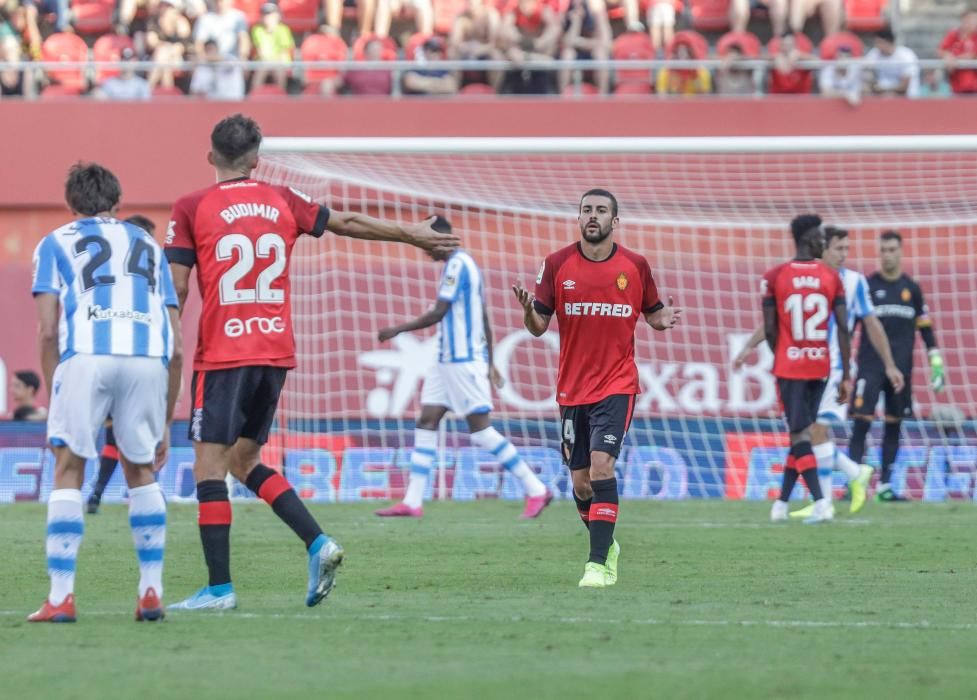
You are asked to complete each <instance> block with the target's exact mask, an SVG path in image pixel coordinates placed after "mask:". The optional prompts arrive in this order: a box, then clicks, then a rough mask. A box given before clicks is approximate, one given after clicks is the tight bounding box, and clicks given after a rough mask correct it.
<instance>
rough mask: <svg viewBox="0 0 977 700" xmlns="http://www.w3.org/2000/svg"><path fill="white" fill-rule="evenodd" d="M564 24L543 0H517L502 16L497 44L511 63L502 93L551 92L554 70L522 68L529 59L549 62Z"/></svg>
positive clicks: (557, 47)
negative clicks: (511, 66)
mask: <svg viewBox="0 0 977 700" xmlns="http://www.w3.org/2000/svg"><path fill="white" fill-rule="evenodd" d="M562 33H563V23H562V21H561V18H560V16H559V14H557V12H556V10H554V9H553V7H551V6H550V5H547V4H545V3H544V2H543V0H516V1H515V3H514V4H511V5H509V7H508V8H507V9H506V12H505V15H504V16H503V18H502V31H501V32H500V36H499V42H500V47H501V48H502V51H503V53H504V55H505V57H506V58H508V59H509V60H510V61H512V63H513V64H514V66H513V68H512V69H510V70H508V71H507V72H506V74H505V77H504V78H503V81H502V90H501V92H503V93H505V94H509V95H540V94H548V93H552V92H553V89H554V87H555V84H554V81H553V71H548V70H529V69H527V68H524V67H523V66H524V64H525V63H526V62H528V61H552V60H553V59H554V57H555V56H556V55H557V52H558V51H559V44H560V36H561V34H562Z"/></svg>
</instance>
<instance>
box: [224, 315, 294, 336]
mask: <svg viewBox="0 0 977 700" xmlns="http://www.w3.org/2000/svg"><path fill="white" fill-rule="evenodd" d="M284 332H285V322H284V321H283V320H282V318H281V316H274V317H272V318H264V317H262V316H252V317H251V318H248V319H243V320H242V319H240V318H229V319H227V322H226V323H225V324H224V335H226V336H227V337H228V338H239V337H241V336H242V335H251V334H252V333H264V334H266V335H267V334H269V333H284Z"/></svg>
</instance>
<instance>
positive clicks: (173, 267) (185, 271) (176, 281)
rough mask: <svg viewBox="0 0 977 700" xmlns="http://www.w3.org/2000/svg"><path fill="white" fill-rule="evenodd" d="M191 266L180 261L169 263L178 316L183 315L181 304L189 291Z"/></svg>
mask: <svg viewBox="0 0 977 700" xmlns="http://www.w3.org/2000/svg"><path fill="white" fill-rule="evenodd" d="M191 269H192V268H190V267H187V266H186V265H181V264H180V263H175V262H171V263H170V276H171V277H172V278H173V289H174V290H175V291H176V300H177V301H178V302H179V303H180V311H179V314H178V316H182V315H183V306H184V304H185V303H186V301H187V295H188V294H189V293H190V270H191Z"/></svg>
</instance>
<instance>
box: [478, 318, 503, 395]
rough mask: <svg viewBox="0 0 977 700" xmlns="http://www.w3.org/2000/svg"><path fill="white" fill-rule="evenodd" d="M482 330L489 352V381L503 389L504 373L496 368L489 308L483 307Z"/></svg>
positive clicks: (497, 387)
mask: <svg viewBox="0 0 977 700" xmlns="http://www.w3.org/2000/svg"><path fill="white" fill-rule="evenodd" d="M482 328H483V333H484V334H485V348H486V350H487V351H488V366H489V381H490V382H492V386H494V387H495V388H496V389H501V388H502V387H503V386H504V385H505V379H503V378H502V373H501V372H499V370H497V369H496V368H495V348H494V342H493V338H492V324H491V322H490V321H489V316H488V307H487V306H484V305H483V306H482Z"/></svg>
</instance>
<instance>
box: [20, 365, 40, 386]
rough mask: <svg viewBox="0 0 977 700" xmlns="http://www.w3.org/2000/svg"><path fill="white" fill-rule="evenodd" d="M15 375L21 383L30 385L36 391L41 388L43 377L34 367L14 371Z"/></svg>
mask: <svg viewBox="0 0 977 700" xmlns="http://www.w3.org/2000/svg"><path fill="white" fill-rule="evenodd" d="M14 376H15V377H17V379H18V380H20V383H21V384H25V385H27V386H29V387H30V388H31V389H33V390H34V391H37V390H38V389H40V388H41V378H40V377H39V376H38V375H37V372H35V371H34V370H32V369H22V370H20V371H18V372H14Z"/></svg>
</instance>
